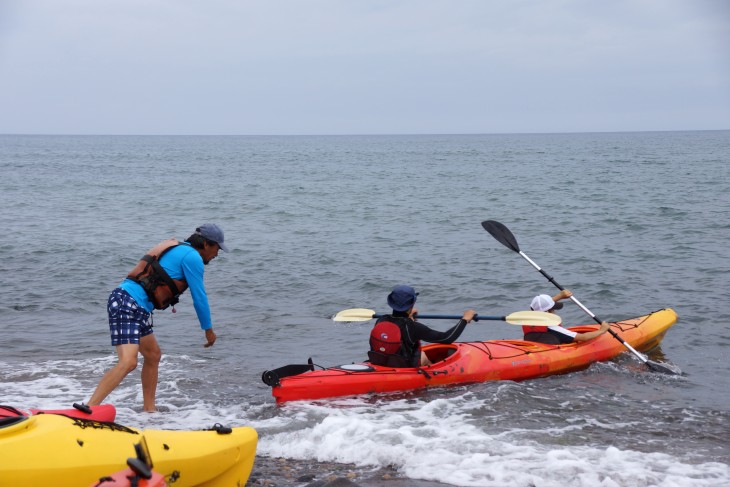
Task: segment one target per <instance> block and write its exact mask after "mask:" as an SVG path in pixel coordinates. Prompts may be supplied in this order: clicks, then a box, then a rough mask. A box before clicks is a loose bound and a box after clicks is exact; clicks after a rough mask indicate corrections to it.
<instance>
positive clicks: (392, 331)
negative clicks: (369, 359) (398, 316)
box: [370, 321, 403, 355]
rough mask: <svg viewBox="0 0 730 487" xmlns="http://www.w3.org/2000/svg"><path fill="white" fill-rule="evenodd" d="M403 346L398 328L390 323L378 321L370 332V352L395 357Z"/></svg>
mask: <svg viewBox="0 0 730 487" xmlns="http://www.w3.org/2000/svg"><path fill="white" fill-rule="evenodd" d="M402 345H403V343H402V340H401V336H400V327H399V326H398V325H396V324H395V323H393V322H390V321H380V322H378V323H375V326H374V327H373V329H372V330H371V331H370V350H372V351H374V352H380V353H384V354H386V355H396V354H397V353H398V351H399V350H400V349H401V346H402Z"/></svg>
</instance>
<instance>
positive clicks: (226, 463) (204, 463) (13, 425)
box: [0, 414, 258, 487]
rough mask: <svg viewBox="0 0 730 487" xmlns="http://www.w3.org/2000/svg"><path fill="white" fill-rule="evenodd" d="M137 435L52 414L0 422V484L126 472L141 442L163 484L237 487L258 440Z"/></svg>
mask: <svg viewBox="0 0 730 487" xmlns="http://www.w3.org/2000/svg"><path fill="white" fill-rule="evenodd" d="M216 426H217V427H216V428H214V429H213V430H207V431H172V430H144V431H140V430H137V429H134V428H128V427H126V426H122V425H119V424H116V423H102V422H98V421H90V420H85V419H76V418H68V417H65V416H58V415H53V414H41V415H35V416H29V417H18V418H5V419H2V420H0V485H2V486H5V485H7V486H11V485H28V486H31V485H38V486H41V485H43V486H46V485H48V486H54V487H65V486H68V487H78V486H88V485H92V484H93V483H94V482H95V481H98V480H99V479H100V478H101V477H104V476H107V475H110V473H112V472H115V471H118V470H121V469H124V468H126V466H127V465H126V460H127V458H129V457H133V456H134V455H135V448H134V445H135V444H137V443H139V442H140V440H141V439H142V437H143V436H144V438H145V440H146V443H147V446H148V448H149V454H150V457H151V460H152V462H153V464H154V470H155V471H156V472H159V473H160V474H162V475H163V476H164V477H165V479H166V480H167V482H168V483H169V484H173V485H175V487H184V486H205V487H218V486H221V487H222V486H226V487H228V486H238V485H240V486H243V485H245V484H246V481H247V480H248V477H249V475H250V473H251V469H252V468H253V462H254V457H255V455H256V443H257V441H258V435H257V433H256V430H254V429H253V428H250V427H240V428H225V427H221V426H220V425H216Z"/></svg>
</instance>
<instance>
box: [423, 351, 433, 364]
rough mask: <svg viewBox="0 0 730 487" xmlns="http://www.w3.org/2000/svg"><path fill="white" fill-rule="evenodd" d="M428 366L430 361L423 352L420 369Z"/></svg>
mask: <svg viewBox="0 0 730 487" xmlns="http://www.w3.org/2000/svg"><path fill="white" fill-rule="evenodd" d="M429 365H431V360H429V358H428V356H427V355H426V354H425V353H424V352H421V367H427V366H429Z"/></svg>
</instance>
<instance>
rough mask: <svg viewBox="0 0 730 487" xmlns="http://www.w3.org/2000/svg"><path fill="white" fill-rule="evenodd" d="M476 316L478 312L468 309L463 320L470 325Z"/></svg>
mask: <svg viewBox="0 0 730 487" xmlns="http://www.w3.org/2000/svg"><path fill="white" fill-rule="evenodd" d="M476 314H477V312H476V311H474V310H473V309H468V310H466V311H464V316H462V317H461V319H462V320H464V321H466V322H467V323H469V322H470V321H471V320H473V319H474V316H476Z"/></svg>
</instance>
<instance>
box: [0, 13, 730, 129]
mask: <svg viewBox="0 0 730 487" xmlns="http://www.w3.org/2000/svg"><path fill="white" fill-rule="evenodd" d="M725 129H730V1H727V0H608V1H607V0H531V1H528V0H499V1H498V0H389V1H385V0H359V1H355V0H251V1H247V0H204V1H203V0H0V134H143V135H145V134H160V135H167V134H179V135H190V134H200V135H214V134H216V135H228V134H241V135H266V134H271V135H279V134H282V135H290V134H307V135H308V134H474V133H556V132H615V131H653V130H660V131H661V130H725Z"/></svg>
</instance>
